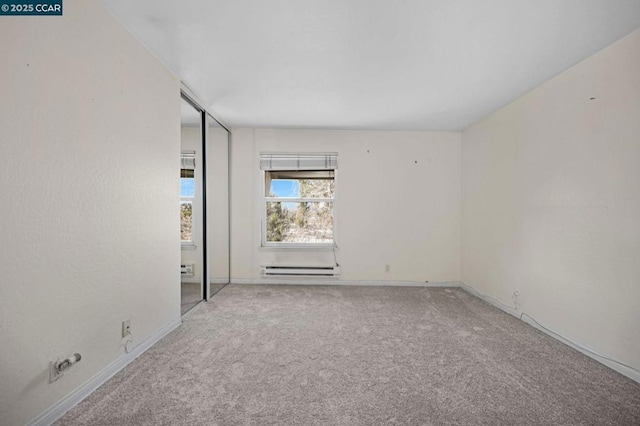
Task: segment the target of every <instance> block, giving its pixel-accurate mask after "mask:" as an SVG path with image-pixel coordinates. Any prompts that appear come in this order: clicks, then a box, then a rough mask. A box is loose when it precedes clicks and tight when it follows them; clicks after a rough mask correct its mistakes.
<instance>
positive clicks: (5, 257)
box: [0, 0, 180, 425]
mask: <svg viewBox="0 0 640 426" xmlns="http://www.w3.org/2000/svg"><path fill="white" fill-rule="evenodd" d="M0 39H2V40H3V42H2V43H0V56H1V57H2V60H3V66H2V73H1V74H0V93H2V96H1V97H0V117H2V126H0V141H2V142H1V143H0V175H1V178H0V193H2V202H1V203H0V235H2V244H0V277H1V283H0V342H2V343H1V344H0V419H1V420H0V423H2V424H3V425H20V424H25V423H27V422H28V421H29V420H31V419H33V418H35V417H36V416H37V415H39V414H40V413H42V412H43V411H45V410H46V409H47V408H48V407H49V406H51V405H52V404H54V403H55V402H57V401H59V400H61V399H62V398H63V397H64V396H65V395H68V394H69V393H70V392H72V391H73V390H74V389H76V388H78V387H79V386H80V385H82V384H83V383H85V382H86V381H87V380H89V379H90V378H92V377H93V376H94V375H95V374H97V373H98V372H100V371H101V370H103V369H104V368H105V366H107V365H108V364H109V363H111V362H112V361H114V360H115V359H117V358H118V357H120V356H121V355H122V354H123V353H124V349H123V346H122V341H121V321H122V320H124V319H130V320H131V324H132V329H133V334H134V337H135V340H134V344H136V343H139V342H141V341H142V340H144V339H145V338H147V337H149V336H150V335H152V334H153V333H154V332H156V331H158V330H159V329H161V328H162V327H163V326H165V325H167V324H168V323H169V322H171V321H173V320H175V319H177V318H179V315H180V312H179V309H180V308H179V307H180V302H179V300H180V290H179V284H178V283H179V279H180V278H179V264H178V262H179V259H180V247H179V244H178V241H179V228H178V223H179V215H178V209H177V207H176V206H177V205H178V199H179V198H178V197H179V185H178V179H177V170H178V168H179V152H180V111H179V81H178V80H177V78H176V77H175V76H174V75H172V74H171V73H169V72H168V71H167V70H166V69H165V68H164V67H163V66H162V65H161V64H160V63H159V61H158V60H157V59H156V58H155V57H153V55H151V54H150V53H149V52H148V51H147V50H146V49H145V48H144V47H143V46H142V45H141V44H140V43H139V42H138V41H136V40H135V39H134V38H133V37H132V36H131V35H130V33H129V32H128V31H127V30H125V29H124V28H123V27H122V26H121V25H120V24H118V23H117V22H116V21H115V19H113V18H112V17H111V15H110V14H109V13H108V12H107V11H106V10H105V8H104V7H103V5H102V3H100V2H97V1H80V0H75V1H74V0H67V1H65V4H64V16H63V17H4V18H3V19H2V24H1V25H0ZM74 352H79V353H81V354H82V356H83V359H82V361H81V362H80V363H78V364H76V365H75V366H74V367H73V368H72V369H71V370H69V371H68V372H67V373H66V374H65V375H64V377H62V378H61V379H60V380H58V381H57V382H55V383H53V384H49V383H48V367H49V361H51V360H55V359H57V358H59V357H66V356H69V355H71V354H72V353H74Z"/></svg>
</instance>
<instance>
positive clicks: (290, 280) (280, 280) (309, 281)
mask: <svg viewBox="0 0 640 426" xmlns="http://www.w3.org/2000/svg"><path fill="white" fill-rule="evenodd" d="M231 284H280V285H344V286H388V287H460V284H461V283H460V282H459V281H442V282H439V281H434V282H431V281H398V280H395V281H394V280H388V281H387V280H341V279H337V278H308V277H265V278H232V279H231Z"/></svg>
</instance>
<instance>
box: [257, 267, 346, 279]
mask: <svg viewBox="0 0 640 426" xmlns="http://www.w3.org/2000/svg"><path fill="white" fill-rule="evenodd" d="M261 272H262V276H263V277H337V276H339V275H340V267H339V266H262V267H261Z"/></svg>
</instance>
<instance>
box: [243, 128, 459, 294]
mask: <svg viewBox="0 0 640 426" xmlns="http://www.w3.org/2000/svg"><path fill="white" fill-rule="evenodd" d="M460 149H461V147H460V133H457V132H382V131H328V130H318V131H313V130H269V129H236V130H234V131H233V145H232V155H231V158H232V180H231V184H232V190H231V191H232V212H231V213H232V256H231V259H232V271H231V272H232V277H233V278H234V279H237V280H243V279H250V280H254V279H259V277H260V275H259V274H260V268H259V267H260V265H264V264H272V263H274V264H284V265H287V264H324V265H327V264H332V263H333V260H334V259H333V253H331V252H299V251H298V252H296V251H283V250H280V251H277V250H272V249H268V248H264V249H261V248H260V209H261V208H262V205H261V202H260V185H261V174H260V170H259V161H258V160H259V155H260V153H261V152H337V153H338V171H337V175H336V176H337V177H336V198H337V200H336V201H337V204H336V213H335V221H336V225H335V231H336V238H337V243H338V250H337V253H336V254H337V257H338V263H339V264H340V266H341V277H340V278H341V279H343V280H355V281H360V280H384V281H392V280H407V281H425V280H429V281H457V280H459V279H460V179H461V172H460ZM387 264H388V265H390V266H391V271H390V272H389V273H387V272H385V265H387Z"/></svg>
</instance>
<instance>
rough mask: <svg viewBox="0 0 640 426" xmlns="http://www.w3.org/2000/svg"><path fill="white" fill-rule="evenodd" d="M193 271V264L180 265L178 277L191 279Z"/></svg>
mask: <svg viewBox="0 0 640 426" xmlns="http://www.w3.org/2000/svg"><path fill="white" fill-rule="evenodd" d="M194 269H195V265H194V264H193V263H187V264H181V265H180V276H182V277H192V276H193V270H194Z"/></svg>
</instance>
